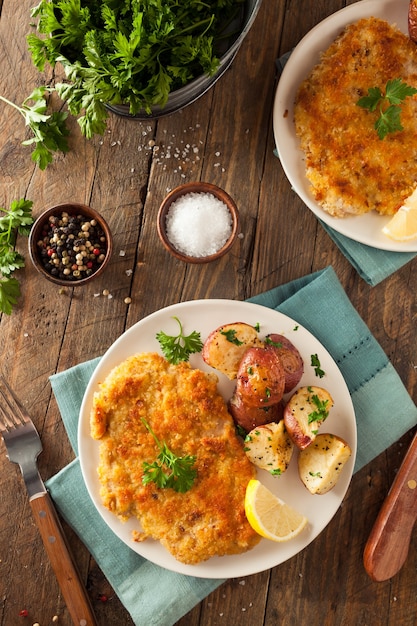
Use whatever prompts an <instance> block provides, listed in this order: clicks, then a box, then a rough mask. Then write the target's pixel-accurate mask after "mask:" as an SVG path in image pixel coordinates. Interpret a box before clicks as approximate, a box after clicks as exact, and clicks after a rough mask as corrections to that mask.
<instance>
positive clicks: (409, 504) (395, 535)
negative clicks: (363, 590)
mask: <svg viewBox="0 0 417 626" xmlns="http://www.w3.org/2000/svg"><path fill="white" fill-rule="evenodd" d="M416 519H417V432H416V433H415V435H414V438H413V440H412V442H411V444H410V447H409V448H408V451H407V453H406V455H405V457H404V459H403V462H402V464H401V466H400V469H399V470H398V473H397V475H396V477H395V479H394V482H393V483H392V486H391V489H390V490H389V492H388V495H387V497H386V499H385V501H384V503H383V505H382V507H381V510H380V511H379V514H378V516H377V518H376V520H375V523H374V526H373V528H372V531H371V534H370V535H369V538H368V541H367V543H366V545H365V550H364V556H363V563H364V566H365V570H366V572H367V573H368V575H369V576H370V577H371V578H372V580H374V581H377V582H380V581H383V580H388V579H389V578H392V577H393V576H394V575H395V574H397V573H398V572H399V571H400V569H401V567H402V566H403V565H404V563H405V561H406V559H407V555H408V549H409V546H410V540H411V534H412V531H413V527H414V523H415V521H416Z"/></svg>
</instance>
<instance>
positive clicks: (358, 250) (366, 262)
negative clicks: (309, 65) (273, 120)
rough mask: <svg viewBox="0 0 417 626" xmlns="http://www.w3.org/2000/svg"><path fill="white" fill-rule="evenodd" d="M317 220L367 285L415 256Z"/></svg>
mask: <svg viewBox="0 0 417 626" xmlns="http://www.w3.org/2000/svg"><path fill="white" fill-rule="evenodd" d="M290 55H291V52H286V53H285V54H283V55H282V56H281V57H280V58H279V59H277V61H276V66H277V69H278V74H279V75H280V74H281V72H282V70H283V69H284V67H285V64H286V62H287V61H288V59H289V58H290ZM275 154H276V156H278V157H279V154H278V151H277V150H275ZM319 222H320V224H321V225H322V227H323V228H324V230H325V231H326V232H327V234H328V235H329V236H330V238H331V239H332V240H333V241H334V243H335V244H336V245H337V246H338V248H339V250H340V251H341V252H342V253H343V254H344V256H345V257H346V258H347V260H348V261H349V262H350V264H351V265H353V267H354V268H355V269H356V271H357V272H358V274H359V276H360V277H361V278H363V279H364V280H365V281H366V282H367V283H368V284H369V285H372V286H375V285H377V284H378V283H380V282H382V281H383V280H384V279H385V278H388V276H391V274H393V273H394V272H396V271H397V270H398V269H400V267H403V265H406V263H408V262H409V261H411V260H412V259H414V257H415V256H416V253H415V252H390V251H388V250H378V248H372V247H371V246H367V245H365V244H363V243H359V242H358V241H354V240H353V239H350V238H349V237H346V236H345V235H341V234H340V233H338V232H337V231H335V230H334V229H333V228H331V227H330V226H327V224H325V223H324V222H323V221H322V220H319Z"/></svg>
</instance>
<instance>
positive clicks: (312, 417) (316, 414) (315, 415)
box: [308, 393, 329, 424]
mask: <svg viewBox="0 0 417 626" xmlns="http://www.w3.org/2000/svg"><path fill="white" fill-rule="evenodd" d="M311 401H312V403H313V404H314V405H315V406H316V410H315V411H312V412H311V413H309V414H308V423H309V424H311V423H313V422H323V421H324V420H325V419H326V417H328V415H329V409H328V408H327V405H328V404H329V401H328V400H320V398H319V397H318V395H317V394H315V393H314V394H313V395H312V396H311Z"/></svg>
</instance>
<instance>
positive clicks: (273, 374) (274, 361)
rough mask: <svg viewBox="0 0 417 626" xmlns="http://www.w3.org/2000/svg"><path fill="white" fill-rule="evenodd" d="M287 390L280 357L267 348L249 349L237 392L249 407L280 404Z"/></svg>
mask: <svg viewBox="0 0 417 626" xmlns="http://www.w3.org/2000/svg"><path fill="white" fill-rule="evenodd" d="M284 388H285V372H284V368H283V367H282V363H281V360H280V358H279V357H278V355H277V354H276V352H275V351H274V350H268V349H266V348H258V347H254V348H248V349H247V350H246V352H245V354H244V355H243V358H242V360H241V362H240V365H239V370H238V373H237V384H236V392H237V393H238V394H240V395H241V396H242V400H243V402H245V403H246V404H248V406H256V407H264V406H271V405H272V404H278V402H280V400H282V396H283V395H284Z"/></svg>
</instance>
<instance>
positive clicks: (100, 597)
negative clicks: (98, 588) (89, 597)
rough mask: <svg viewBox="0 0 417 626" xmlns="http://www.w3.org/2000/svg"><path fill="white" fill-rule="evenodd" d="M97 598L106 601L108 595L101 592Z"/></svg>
mask: <svg viewBox="0 0 417 626" xmlns="http://www.w3.org/2000/svg"><path fill="white" fill-rule="evenodd" d="M98 599H99V600H100V602H107V600H108V597H107V596H106V595H105V594H104V593H102V594H100V595H99V597H98Z"/></svg>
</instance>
